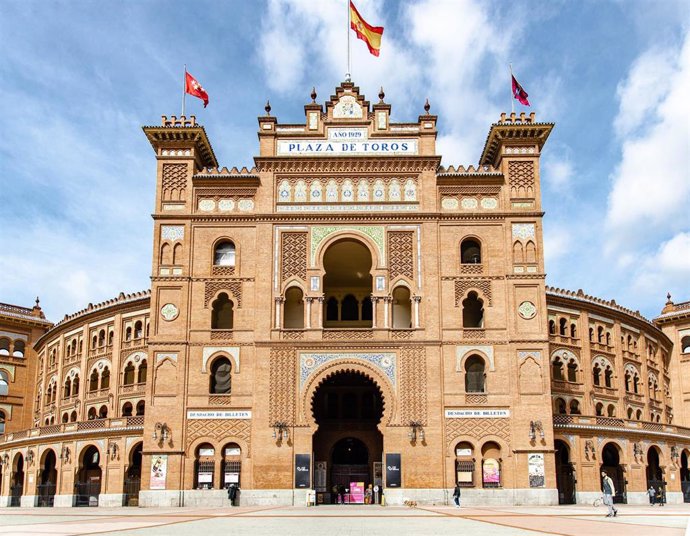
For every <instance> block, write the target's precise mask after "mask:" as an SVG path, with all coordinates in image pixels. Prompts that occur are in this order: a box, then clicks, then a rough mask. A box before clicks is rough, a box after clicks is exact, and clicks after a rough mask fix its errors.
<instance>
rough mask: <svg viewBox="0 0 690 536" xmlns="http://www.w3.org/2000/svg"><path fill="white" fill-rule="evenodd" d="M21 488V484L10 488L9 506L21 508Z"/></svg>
mask: <svg viewBox="0 0 690 536" xmlns="http://www.w3.org/2000/svg"><path fill="white" fill-rule="evenodd" d="M22 492H23V486H22V485H21V484H19V485H17V486H11V487H10V506H21V502H22Z"/></svg>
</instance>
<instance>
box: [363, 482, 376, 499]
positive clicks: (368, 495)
mask: <svg viewBox="0 0 690 536" xmlns="http://www.w3.org/2000/svg"><path fill="white" fill-rule="evenodd" d="M373 497H374V488H373V486H372V485H371V484H369V485H368V486H367V489H366V490H365V491H364V504H371V502H372V498H373Z"/></svg>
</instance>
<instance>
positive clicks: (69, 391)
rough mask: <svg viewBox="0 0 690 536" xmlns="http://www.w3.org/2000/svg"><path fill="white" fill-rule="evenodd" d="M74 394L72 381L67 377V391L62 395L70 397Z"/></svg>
mask: <svg viewBox="0 0 690 536" xmlns="http://www.w3.org/2000/svg"><path fill="white" fill-rule="evenodd" d="M71 395H72V381H71V380H70V379H69V378H67V379H66V380H65V391H64V393H63V395H62V398H69V397H70V396H71Z"/></svg>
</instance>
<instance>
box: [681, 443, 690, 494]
mask: <svg viewBox="0 0 690 536" xmlns="http://www.w3.org/2000/svg"><path fill="white" fill-rule="evenodd" d="M680 487H681V489H682V490H683V502H686V503H690V469H689V468H688V451H687V450H684V451H683V453H682V454H681V455H680Z"/></svg>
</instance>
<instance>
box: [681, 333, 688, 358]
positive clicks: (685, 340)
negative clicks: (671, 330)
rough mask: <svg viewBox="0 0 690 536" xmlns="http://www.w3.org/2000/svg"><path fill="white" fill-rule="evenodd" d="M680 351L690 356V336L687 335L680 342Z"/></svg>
mask: <svg viewBox="0 0 690 536" xmlns="http://www.w3.org/2000/svg"><path fill="white" fill-rule="evenodd" d="M680 351H681V352H682V353H684V354H690V335H686V336H685V337H683V338H682V339H681V340H680Z"/></svg>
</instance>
